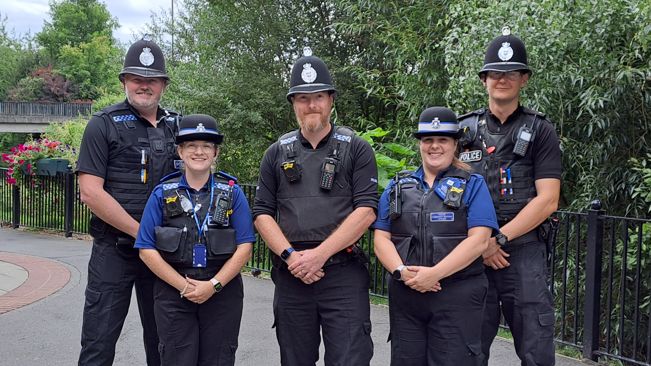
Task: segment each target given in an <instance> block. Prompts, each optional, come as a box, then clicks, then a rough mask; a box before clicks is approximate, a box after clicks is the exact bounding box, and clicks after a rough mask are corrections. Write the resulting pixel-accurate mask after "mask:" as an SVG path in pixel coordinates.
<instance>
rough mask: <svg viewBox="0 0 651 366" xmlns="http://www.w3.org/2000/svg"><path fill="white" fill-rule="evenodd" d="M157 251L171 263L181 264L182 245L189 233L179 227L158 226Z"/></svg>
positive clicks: (156, 231) (156, 229) (156, 230)
mask: <svg viewBox="0 0 651 366" xmlns="http://www.w3.org/2000/svg"><path fill="white" fill-rule="evenodd" d="M154 230H155V233H156V249H158V251H159V252H160V253H161V256H162V257H163V259H165V260H166V261H167V262H169V263H180V262H182V261H183V250H182V249H180V247H183V246H182V245H181V243H182V242H183V241H184V240H185V236H186V235H187V231H184V230H183V229H180V228H177V227H167V226H156V227H155V228H154Z"/></svg>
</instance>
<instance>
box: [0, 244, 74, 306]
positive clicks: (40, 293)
mask: <svg viewBox="0 0 651 366" xmlns="http://www.w3.org/2000/svg"><path fill="white" fill-rule="evenodd" d="M0 261H3V262H8V263H12V264H15V265H17V266H20V267H23V268H24V269H25V270H26V271H27V279H26V280H25V282H23V283H22V284H21V285H20V286H18V287H16V288H15V289H13V290H11V291H9V292H7V293H6V294H4V295H2V296H0V314H3V313H6V312H8V311H11V310H15V309H18V308H20V307H23V306H25V305H29V304H31V303H33V302H36V301H38V300H40V299H43V298H45V297H47V296H49V295H52V294H53V293H55V292H57V291H58V290H60V289H61V288H62V287H63V286H65V285H66V283H68V281H70V271H68V269H67V268H66V267H65V266H64V265H62V264H61V263H59V262H57V261H54V260H51V259H46V258H40V257H34V256H30V255H23V254H16V253H8V252H0Z"/></svg>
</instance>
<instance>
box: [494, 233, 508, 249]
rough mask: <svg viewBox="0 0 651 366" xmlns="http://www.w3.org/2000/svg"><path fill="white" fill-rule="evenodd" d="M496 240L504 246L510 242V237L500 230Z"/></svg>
mask: <svg viewBox="0 0 651 366" xmlns="http://www.w3.org/2000/svg"><path fill="white" fill-rule="evenodd" d="M495 241H496V242H497V245H499V246H501V247H503V246H505V245H506V244H508V243H509V238H508V237H507V236H506V235H504V234H502V233H501V232H500V233H498V234H497V235H495Z"/></svg>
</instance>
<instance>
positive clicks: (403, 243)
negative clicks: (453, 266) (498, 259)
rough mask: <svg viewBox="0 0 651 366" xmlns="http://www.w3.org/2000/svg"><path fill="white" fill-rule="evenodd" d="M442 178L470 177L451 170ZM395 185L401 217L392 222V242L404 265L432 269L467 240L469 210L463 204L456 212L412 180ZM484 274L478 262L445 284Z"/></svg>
mask: <svg viewBox="0 0 651 366" xmlns="http://www.w3.org/2000/svg"><path fill="white" fill-rule="evenodd" d="M445 177H456V178H461V179H464V180H465V181H466V182H468V180H469V179H470V174H469V173H468V172H466V171H464V170H461V169H457V168H454V167H450V169H448V171H447V172H445V174H444V175H443V176H442V177H441V179H443V178H445ZM396 185H400V196H401V197H402V210H401V214H400V216H398V217H397V218H395V219H393V220H392V221H391V241H392V242H393V243H394V245H395V246H396V250H397V251H398V254H399V255H400V258H401V259H402V261H403V263H404V264H405V265H408V266H409V265H415V266H428V267H431V266H434V265H436V264H437V263H439V262H440V261H441V260H442V259H443V258H445V257H446V256H447V255H448V254H450V252H452V250H453V249H454V248H456V247H457V245H459V243H461V242H462V241H463V240H464V239H466V238H467V237H468V221H467V216H468V207H467V206H466V204H465V203H464V202H463V200H461V205H460V207H458V208H453V207H451V206H449V205H447V204H445V203H444V200H442V199H441V198H440V197H439V196H438V195H437V194H436V192H435V191H434V187H432V189H429V190H428V191H427V192H425V190H424V189H423V187H422V185H421V184H420V183H419V182H418V181H417V180H416V179H414V178H403V179H401V180H400V181H399V182H398V183H397V184H396ZM396 185H394V189H396ZM391 196H392V197H393V192H392V194H391ZM483 272H484V265H483V264H482V261H481V259H480V258H477V259H476V260H475V261H474V262H472V263H471V264H470V265H468V266H467V267H466V268H464V269H462V270H460V271H458V272H456V273H454V274H452V275H451V276H449V277H447V278H446V279H445V280H450V279H455V280H456V279H461V278H466V277H469V276H473V275H478V274H481V273H483Z"/></svg>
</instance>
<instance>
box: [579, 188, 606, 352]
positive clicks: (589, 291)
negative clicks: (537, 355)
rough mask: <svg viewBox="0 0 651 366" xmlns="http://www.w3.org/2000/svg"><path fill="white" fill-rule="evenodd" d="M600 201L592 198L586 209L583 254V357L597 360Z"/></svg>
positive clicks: (602, 238)
mask: <svg viewBox="0 0 651 366" xmlns="http://www.w3.org/2000/svg"><path fill="white" fill-rule="evenodd" d="M603 215H604V210H602V209H601V201H599V200H594V201H592V203H591V204H590V209H589V210H588V231H587V235H586V244H587V245H586V247H587V249H586V256H585V261H586V264H585V269H586V270H585V272H586V273H585V304H584V308H583V309H584V314H585V317H584V319H583V357H584V358H587V359H590V360H592V361H597V358H598V357H597V356H596V355H595V354H594V351H596V350H598V349H599V332H600V331H599V310H600V309H599V304H600V302H599V300H600V297H601V261H602V256H603V254H602V248H603V241H604V237H603V234H604V222H603V219H602V216H603Z"/></svg>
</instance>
